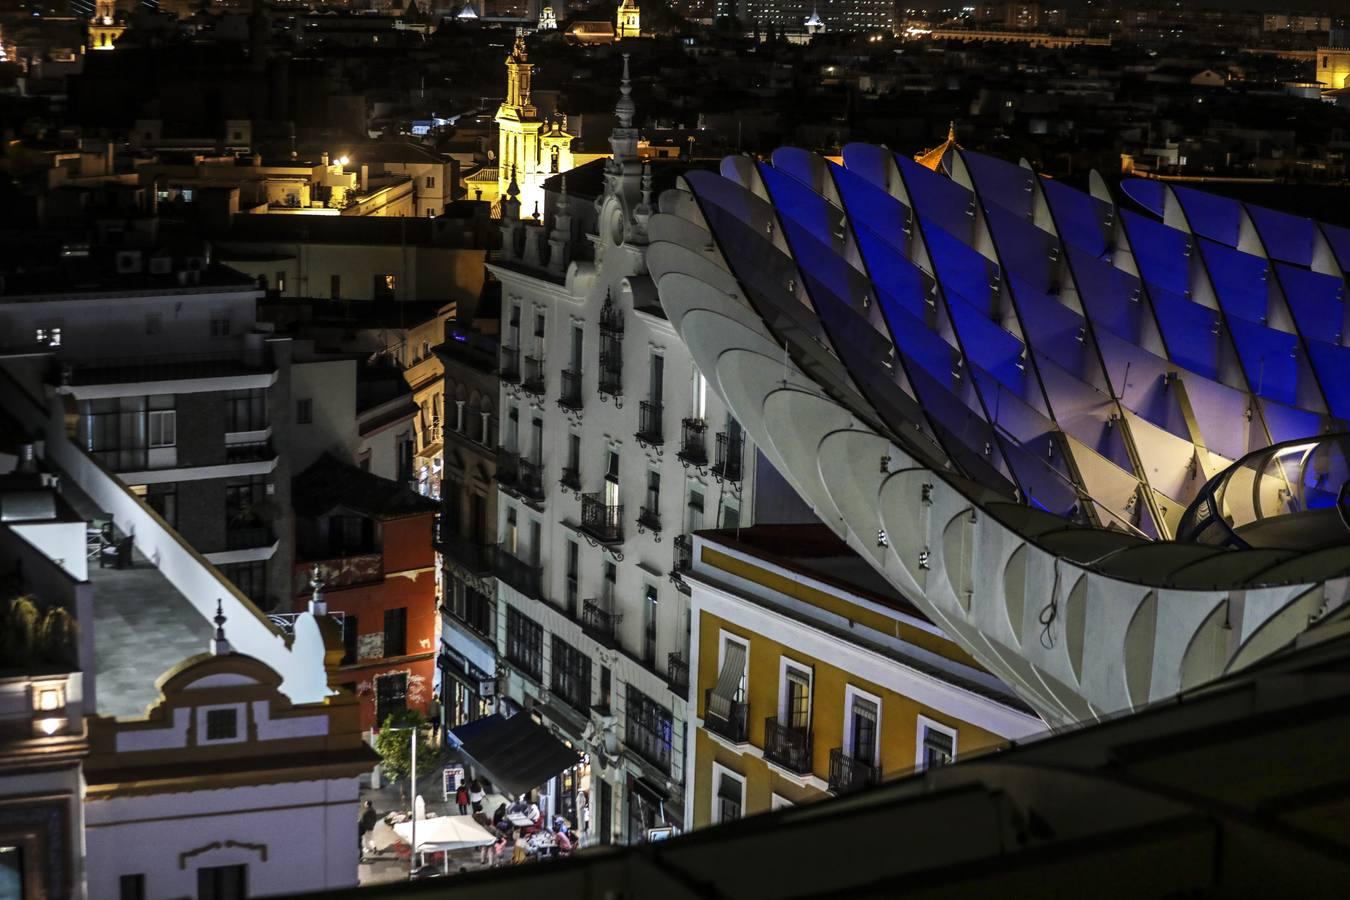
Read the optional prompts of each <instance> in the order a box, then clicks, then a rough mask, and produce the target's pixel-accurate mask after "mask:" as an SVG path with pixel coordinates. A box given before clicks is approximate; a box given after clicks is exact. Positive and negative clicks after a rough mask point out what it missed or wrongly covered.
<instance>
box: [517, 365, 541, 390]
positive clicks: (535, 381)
mask: <svg viewBox="0 0 1350 900" xmlns="http://www.w3.org/2000/svg"><path fill="white" fill-rule="evenodd" d="M520 389H521V390H523V391H525V392H526V393H530V394H534V395H536V396H543V394H544V358H543V357H542V356H527V357H525V372H524V377H523V378H522V379H521V382H520Z"/></svg>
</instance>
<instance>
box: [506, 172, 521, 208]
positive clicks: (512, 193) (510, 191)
mask: <svg viewBox="0 0 1350 900" xmlns="http://www.w3.org/2000/svg"><path fill="white" fill-rule="evenodd" d="M506 196H507V197H509V198H510V199H512V200H515V199H516V198H517V197H519V196H520V185H519V184H517V183H516V167H515V166H514V165H513V166H511V183H510V184H508V185H507V186H506Z"/></svg>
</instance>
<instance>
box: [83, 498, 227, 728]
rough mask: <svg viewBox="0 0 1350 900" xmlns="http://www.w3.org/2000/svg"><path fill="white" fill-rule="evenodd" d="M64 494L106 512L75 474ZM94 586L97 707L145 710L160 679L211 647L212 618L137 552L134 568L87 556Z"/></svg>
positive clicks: (116, 712)
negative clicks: (103, 565)
mask: <svg viewBox="0 0 1350 900" xmlns="http://www.w3.org/2000/svg"><path fill="white" fill-rule="evenodd" d="M61 494H62V496H63V497H65V499H66V500H67V501H68V502H69V503H70V504H71V506H73V507H74V508H75V510H76V511H77V512H78V513H79V514H80V515H81V516H83V517H84V518H85V519H86V520H87V521H93V520H95V519H98V520H103V519H107V518H108V516H107V514H106V513H104V512H103V511H102V510H100V509H99V508H98V507H97V506H95V505H94V502H93V501H92V500H91V499H90V498H89V497H88V496H86V495H85V494H84V492H83V491H81V490H80V489H79V486H78V485H76V484H75V483H74V481H73V480H72V479H70V478H62V480H61ZM89 582H90V584H92V585H93V588H94V666H95V672H96V681H95V694H96V698H95V708H96V709H97V710H98V713H99V714H100V715H105V716H118V717H127V716H133V717H135V716H143V715H145V711H146V708H147V707H149V706H150V705H151V704H153V703H154V702H155V701H156V700H158V698H159V691H158V689H157V688H156V687H155V679H157V678H159V676H160V675H162V674H163V673H164V672H166V671H167V670H168V669H170V668H172V667H173V666H174V665H176V664H177V663H179V662H180V661H182V660H183V659H185V658H187V657H189V656H195V655H196V654H198V653H205V652H206V651H207V648H208V646H209V641H210V639H211V632H212V625H211V623H210V622H208V621H207V620H206V619H205V618H203V617H202V615H201V614H200V613H198V612H197V610H196V609H195V608H194V607H193V606H192V605H191V604H190V603H188V601H187V599H186V598H185V597H184V596H183V595H182V594H180V593H179V592H178V589H177V588H175V587H174V586H173V585H172V584H170V583H169V581H168V579H166V578H165V577H164V576H163V575H161V574H160V572H159V570H158V569H156V568H155V567H154V566H153V565H152V564H151V563H150V561H149V560H148V559H146V558H145V557H144V556H142V555H141V554H140V553H139V552H133V554H132V565H131V568H129V569H113V568H107V569H100V568H99V567H98V561H97V560H96V559H94V560H90V561H89Z"/></svg>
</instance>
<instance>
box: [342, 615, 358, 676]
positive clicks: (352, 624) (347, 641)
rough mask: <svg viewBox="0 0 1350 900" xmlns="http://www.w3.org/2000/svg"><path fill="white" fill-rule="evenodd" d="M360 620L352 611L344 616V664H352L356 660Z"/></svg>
mask: <svg viewBox="0 0 1350 900" xmlns="http://www.w3.org/2000/svg"><path fill="white" fill-rule="evenodd" d="M358 627H359V620H358V619H357V617H356V616H354V615H352V614H351V613H347V614H346V615H344V616H343V617H342V664H343V665H344V666H350V665H351V664H352V663H354V662H356V659H357V652H358V649H357V648H358V644H359V643H360V642H359V641H358V639H357V638H358V632H357V628H358Z"/></svg>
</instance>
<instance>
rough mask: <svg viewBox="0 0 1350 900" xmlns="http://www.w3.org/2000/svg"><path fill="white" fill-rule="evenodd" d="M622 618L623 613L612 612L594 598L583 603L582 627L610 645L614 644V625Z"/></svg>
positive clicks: (603, 642)
mask: <svg viewBox="0 0 1350 900" xmlns="http://www.w3.org/2000/svg"><path fill="white" fill-rule="evenodd" d="M621 618H622V616H621V615H617V614H615V613H612V612H610V611H609V610H607V609H605V608H604V607H602V606H601V605H600V604H599V603H597V602H596V601H594V600H587V601H586V602H585V603H583V604H582V605H581V627H582V628H584V629H586V632H587V633H588V634H590V636H591V637H593V638H595V639H596V640H597V641H599V642H600V643H602V644H604V645H605V646H608V647H612V646H614V627H615V626H616V625H617V624H618V623H619V620H620V619H621Z"/></svg>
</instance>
